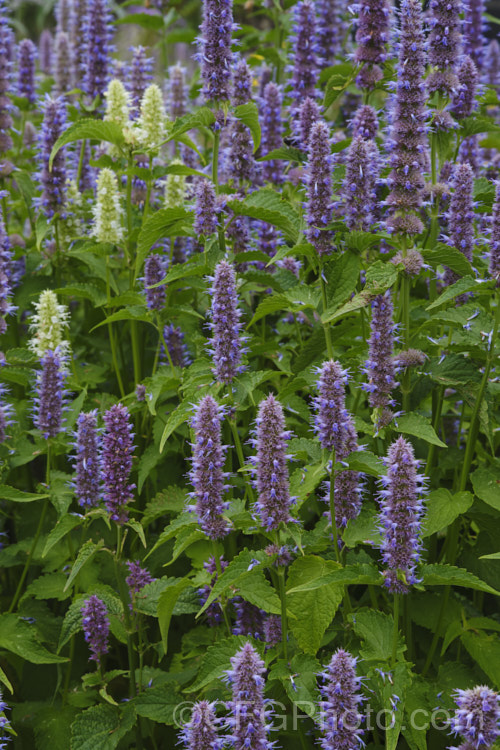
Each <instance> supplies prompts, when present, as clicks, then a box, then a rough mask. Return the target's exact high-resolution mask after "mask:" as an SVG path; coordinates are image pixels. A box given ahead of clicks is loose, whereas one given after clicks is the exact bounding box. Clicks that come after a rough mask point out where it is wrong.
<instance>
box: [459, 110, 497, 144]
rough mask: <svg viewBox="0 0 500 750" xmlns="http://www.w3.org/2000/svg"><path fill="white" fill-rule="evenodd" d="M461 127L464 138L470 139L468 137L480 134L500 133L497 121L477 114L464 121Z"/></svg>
mask: <svg viewBox="0 0 500 750" xmlns="http://www.w3.org/2000/svg"><path fill="white" fill-rule="evenodd" d="M461 126H462V127H461V131H460V135H461V136H462V138H468V136H470V135H477V134H478V133H491V132H497V133H498V132H500V125H498V124H497V123H496V122H495V120H493V119H492V118H491V117H485V116H484V115H479V114H477V113H474V114H473V115H471V116H470V117H466V118H465V119H464V120H462V122H461Z"/></svg>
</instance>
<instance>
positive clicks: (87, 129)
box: [49, 117, 125, 169]
mask: <svg viewBox="0 0 500 750" xmlns="http://www.w3.org/2000/svg"><path fill="white" fill-rule="evenodd" d="M87 138H88V139H89V140H93V141H106V142H107V143H113V144H114V145H115V146H122V145H123V144H124V143H125V138H124V137H123V132H122V129H121V127H120V126H119V125H117V124H116V122H104V121H103V120H94V119H91V118H90V117H89V118H87V119H85V120H78V122H75V123H73V124H72V125H70V126H69V128H67V129H66V130H65V131H64V133H63V134H62V135H60V136H59V138H58V139H57V141H56V142H55V143H54V147H53V148H52V152H51V154H50V159H49V169H52V163H53V161H54V157H55V156H56V154H57V152H58V151H59V150H60V149H61V148H62V147H63V146H67V145H68V143H74V142H75V141H81V140H85V139H87Z"/></svg>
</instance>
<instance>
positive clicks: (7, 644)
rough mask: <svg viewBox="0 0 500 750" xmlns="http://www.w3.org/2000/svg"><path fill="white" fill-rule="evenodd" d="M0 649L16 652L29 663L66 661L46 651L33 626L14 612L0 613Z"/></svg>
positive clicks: (60, 662) (59, 662) (58, 662)
mask: <svg viewBox="0 0 500 750" xmlns="http://www.w3.org/2000/svg"><path fill="white" fill-rule="evenodd" d="M0 649H3V650H4V651H10V652H11V653H12V654H17V656H20V657H21V658H22V659H24V660H25V661H29V662H31V664H62V663H63V662H66V661H68V660H67V659H66V658H65V657H63V656H58V655H57V654H51V653H50V651H47V649H46V648H45V646H42V644H41V643H39V642H38V640H37V635H36V630H35V628H34V627H33V626H32V625H29V624H28V623H27V622H26V621H25V620H23V619H22V618H21V617H18V616H17V615H14V614H10V615H9V614H5V615H0Z"/></svg>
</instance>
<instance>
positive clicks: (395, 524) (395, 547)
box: [379, 437, 424, 594]
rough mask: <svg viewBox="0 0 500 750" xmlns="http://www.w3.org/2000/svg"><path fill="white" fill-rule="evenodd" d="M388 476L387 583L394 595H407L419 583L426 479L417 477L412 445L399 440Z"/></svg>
mask: <svg viewBox="0 0 500 750" xmlns="http://www.w3.org/2000/svg"><path fill="white" fill-rule="evenodd" d="M385 463H386V465H387V475H386V476H384V477H382V484H383V489H382V490H381V491H380V497H379V502H380V522H381V531H382V545H381V551H382V559H383V561H384V563H385V565H386V570H385V571H384V577H385V582H384V585H385V586H387V588H388V589H389V591H391V592H392V593H395V594H397V593H399V594H406V593H408V591H409V584H413V583H417V582H418V579H417V578H416V576H415V566H416V564H417V563H418V561H419V559H420V550H421V546H422V544H421V541H420V538H419V532H420V520H421V517H422V494H423V485H424V478H423V477H422V476H420V475H419V474H418V473H417V469H418V461H416V459H415V455H414V453H413V447H412V445H411V443H409V442H408V441H407V440H405V439H404V438H403V437H399V438H398V439H397V440H396V441H395V442H394V443H392V445H391V446H390V447H389V451H388V454H387V458H386V459H385Z"/></svg>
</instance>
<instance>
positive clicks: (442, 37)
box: [427, 0, 463, 98]
mask: <svg viewBox="0 0 500 750" xmlns="http://www.w3.org/2000/svg"><path fill="white" fill-rule="evenodd" d="M462 7H463V3H462V0H448V2H446V3H443V2H442V0H431V2H430V17H429V25H430V28H431V30H430V33H429V37H428V41H427V49H428V51H429V63H430V65H431V66H432V68H431V72H430V74H429V76H428V78H427V88H428V90H429V93H434V92H435V91H440V92H441V93H442V94H443V95H444V96H447V97H448V98H449V97H451V96H453V95H454V94H455V92H456V90H457V87H458V77H457V65H458V60H459V57H460V52H461V47H462V34H461V32H460V13H461V11H462Z"/></svg>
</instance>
